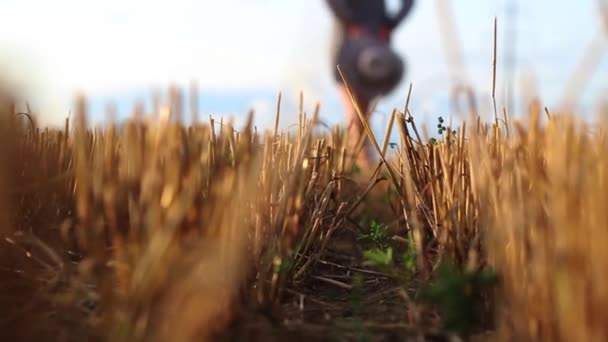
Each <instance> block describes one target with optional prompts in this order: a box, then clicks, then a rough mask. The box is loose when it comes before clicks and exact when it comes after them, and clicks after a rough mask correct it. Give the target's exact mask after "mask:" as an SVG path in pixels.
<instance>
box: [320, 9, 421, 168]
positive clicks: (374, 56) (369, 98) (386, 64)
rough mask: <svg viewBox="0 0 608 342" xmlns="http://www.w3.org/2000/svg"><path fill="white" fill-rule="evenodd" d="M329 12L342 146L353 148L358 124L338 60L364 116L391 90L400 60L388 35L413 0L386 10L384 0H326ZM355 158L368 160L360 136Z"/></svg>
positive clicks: (359, 131)
mask: <svg viewBox="0 0 608 342" xmlns="http://www.w3.org/2000/svg"><path fill="white" fill-rule="evenodd" d="M326 1H327V5H328V7H329V9H330V10H331V12H332V13H333V15H334V18H335V27H334V37H333V42H332V51H331V52H332V56H331V59H332V64H333V65H332V67H333V69H334V78H335V81H336V82H337V84H338V92H339V94H340V97H341V100H342V102H343V105H344V107H345V111H346V112H345V115H346V124H347V130H348V137H349V140H348V142H347V148H348V150H349V152H350V153H356V152H357V151H356V147H357V144H358V142H359V141H360V139H361V138H363V135H364V128H363V124H362V122H361V120H360V119H359V117H358V114H357V112H356V110H355V107H354V105H353V103H352V101H351V98H350V96H349V95H348V92H347V90H346V87H345V86H344V83H343V81H342V78H341V76H340V73H339V72H338V69H337V67H336V66H337V65H340V67H341V69H342V71H343V73H344V76H345V78H346V80H347V82H348V85H349V87H350V89H351V92H352V94H353V97H354V99H355V101H356V102H357V104H358V106H359V108H360V109H361V111H362V114H363V115H364V118H365V119H366V120H367V121H368V122H369V117H370V114H371V111H372V108H373V106H372V104H374V102H376V101H377V100H378V98H379V97H380V96H383V95H387V94H388V93H390V92H391V91H392V90H394V89H395V88H396V87H397V85H398V84H399V82H400V81H401V79H402V77H403V74H404V72H405V71H404V70H405V63H404V61H403V59H402V58H401V57H400V56H399V55H397V54H396V53H395V52H394V51H393V49H392V48H391V42H390V41H391V35H392V33H393V31H394V30H395V29H396V28H397V26H399V24H400V23H401V22H402V21H403V19H405V17H407V15H408V14H409V13H410V10H411V9H412V6H413V3H414V0H401V4H400V8H399V11H397V13H396V14H394V15H391V14H390V13H388V11H387V8H386V3H385V0H326ZM365 142H366V143H365V144H364V145H363V150H362V151H361V152H360V153H359V155H358V156H357V158H356V159H357V162H358V163H359V164H361V166H363V167H370V166H371V157H372V155H371V154H372V151H371V146H370V143H369V140H365Z"/></svg>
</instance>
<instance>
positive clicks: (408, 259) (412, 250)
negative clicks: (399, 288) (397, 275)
mask: <svg viewBox="0 0 608 342" xmlns="http://www.w3.org/2000/svg"><path fill="white" fill-rule="evenodd" d="M401 261H402V262H403V265H404V266H405V270H406V271H407V272H408V273H409V274H410V275H413V274H414V273H416V244H415V242H414V234H413V233H412V232H411V231H410V232H409V233H408V236H407V251H406V252H405V253H403V255H402V257H401Z"/></svg>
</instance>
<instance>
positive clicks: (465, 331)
mask: <svg viewBox="0 0 608 342" xmlns="http://www.w3.org/2000/svg"><path fill="white" fill-rule="evenodd" d="M497 282H498V276H497V274H496V273H494V272H493V271H475V272H473V271H464V272H461V271H459V270H457V269H456V268H455V267H454V265H453V264H452V263H451V262H448V261H444V262H443V263H442V264H441V265H440V266H439V268H438V277H437V282H436V283H435V284H434V285H432V286H429V287H427V288H426V289H423V290H422V291H421V293H420V297H419V299H421V300H422V301H425V302H428V303H432V304H435V305H438V306H439V308H440V310H441V312H442V315H441V317H442V319H443V325H444V328H445V329H447V330H448V331H452V332H456V333H460V334H462V335H463V336H469V335H470V334H471V333H472V332H473V331H474V329H476V328H477V327H478V326H480V325H481V324H482V323H483V321H484V319H483V318H484V313H483V305H484V301H485V298H484V293H487V291H488V290H489V289H491V288H492V287H493V286H494V285H496V284H497Z"/></svg>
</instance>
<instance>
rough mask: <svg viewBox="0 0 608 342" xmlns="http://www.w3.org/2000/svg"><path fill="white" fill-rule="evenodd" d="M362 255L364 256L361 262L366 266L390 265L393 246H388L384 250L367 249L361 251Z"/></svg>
mask: <svg viewBox="0 0 608 342" xmlns="http://www.w3.org/2000/svg"><path fill="white" fill-rule="evenodd" d="M363 257H364V258H365V261H364V262H363V264H364V265H367V266H376V267H386V266H391V265H392V264H393V248H392V247H388V248H386V249H384V250H382V249H378V248H374V249H369V250H366V251H364V252H363Z"/></svg>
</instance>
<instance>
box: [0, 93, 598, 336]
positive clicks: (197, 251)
mask: <svg viewBox="0 0 608 342" xmlns="http://www.w3.org/2000/svg"><path fill="white" fill-rule="evenodd" d="M170 93H171V94H174V95H175V94H177V95H179V90H176V89H171V90H170ZM177 95H175V96H170V97H169V99H170V100H169V101H168V103H167V104H166V105H165V106H161V107H159V108H158V112H156V113H142V112H141V110H140V109H138V108H141V107H137V106H136V107H135V108H136V109H135V110H134V114H133V116H132V118H131V119H130V120H129V121H128V122H126V123H124V124H122V125H121V126H120V127H118V126H115V125H113V124H109V125H108V126H107V127H106V128H103V129H91V128H89V126H88V125H87V102H86V98H85V97H79V98H78V99H77V100H76V103H75V107H74V108H75V112H74V113H73V116H72V117H71V118H70V119H66V122H65V127H64V128H63V129H48V128H42V127H37V126H36V123H35V117H34V116H32V115H31V113H17V112H16V111H15V109H14V108H15V103H14V102H13V100H12V97H11V93H10V89H4V90H3V91H2V98H1V101H0V105H1V106H0V110H1V115H2V116H1V120H2V121H1V126H0V128H1V129H2V133H1V134H0V139H1V140H2V141H1V143H0V149H1V150H2V151H0V152H1V153H0V156H1V157H2V162H1V165H2V169H1V172H2V174H1V177H0V182H2V186H1V187H0V190H1V196H0V208H1V211H0V214H1V215H0V220H1V221H2V224H1V226H0V227H1V229H2V231H1V234H2V241H1V242H0V243H1V244H0V253H1V254H2V256H1V258H0V260H1V261H0V263H1V265H0V279H1V282H0V294H1V296H0V311H2V314H1V315H0V326H1V329H0V332H1V334H2V336H3V340H6V341H17V340H19V341H22V340H23V341H38V340H43V339H50V340H54V341H98V340H99V341H102V340H107V341H205V340H228V341H231V340H260V341H262V340H277V341H282V340H328V341H341V340H347V341H350V340H352V341H385V340H395V341H403V340H412V341H416V340H450V339H452V340H454V339H463V340H473V339H475V340H481V341H486V340H488V341H489V340H505V341H507V340H509V341H510V340H521V341H524V340H529V341H532V340H534V341H604V340H606V338H608V330H607V328H606V325H605V324H604V319H603V317H604V315H605V314H606V313H607V311H608V283H607V280H608V279H607V275H606V272H605V270H606V269H607V267H608V255H607V254H606V253H607V250H606V248H605V243H606V241H608V230H607V229H606V227H608V211H607V210H606V209H605V205H606V203H607V200H608V195H607V194H608V157H607V155H606V153H605V151H606V148H608V137H607V136H606V122H607V121H606V120H605V117H606V114H607V113H599V115H598V117H597V118H598V120H597V123H595V124H593V125H592V124H589V123H586V122H583V121H582V120H579V119H577V118H576V116H574V115H570V114H569V113H565V112H564V113H552V112H551V111H550V110H549V109H546V108H542V107H541V106H540V105H539V102H538V100H534V101H533V102H532V103H530V105H529V108H528V112H527V113H526V115H524V116H523V119H521V120H510V119H509V118H508V115H504V116H502V117H498V116H496V117H495V118H492V115H486V114H485V113H483V115H481V114H480V113H475V112H473V111H471V113H470V114H471V115H470V118H469V119H468V120H466V121H465V122H464V123H463V124H462V125H460V126H458V127H446V126H449V125H448V124H447V123H446V121H447V120H444V119H443V118H439V125H438V126H440V127H441V128H440V131H441V136H440V138H439V139H435V140H429V139H427V138H424V137H422V136H421V133H420V131H421V129H419V128H418V127H417V126H416V123H415V119H414V117H413V116H412V114H411V113H409V110H408V109H407V108H408V107H407V105H406V107H405V109H404V112H402V111H399V110H395V111H394V113H393V116H392V118H393V119H392V120H391V122H390V125H389V127H388V128H387V133H388V132H390V131H391V130H392V129H395V130H398V132H399V135H400V142H399V143H397V144H392V143H391V144H389V141H388V140H387V139H386V138H385V137H375V136H373V134H371V130H369V129H368V138H369V139H372V140H373V143H374V146H375V149H376V150H377V152H378V155H384V154H386V156H387V157H386V158H384V157H383V158H381V162H379V163H378V168H377V169H376V170H360V169H359V168H358V167H357V166H356V165H354V164H353V163H352V160H351V158H350V156H349V153H347V152H348V151H346V149H345V148H344V147H343V143H342V142H343V141H344V137H343V135H342V131H341V130H340V129H338V128H330V129H325V130H321V131H319V130H315V131H314V132H313V129H314V128H315V127H316V126H318V120H317V119H318V111H319V108H317V111H316V112H314V113H304V112H300V113H295V114H294V113H289V114H285V113H280V111H279V108H277V121H278V120H280V117H281V115H298V117H299V125H298V127H297V129H295V130H293V131H291V132H282V131H278V130H276V129H275V130H269V131H264V132H262V131H257V130H256V129H254V128H253V127H252V125H251V124H248V125H246V126H244V127H232V125H231V124H230V123H229V122H225V121H222V120H219V121H217V120H213V119H211V120H206V121H198V120H196V118H195V121H194V123H193V124H192V125H189V126H186V125H184V124H182V123H181V121H180V117H181V116H182V112H183V110H182V107H183V105H182V104H181V103H180V101H179V98H180V97H179V96H177ZM278 107H279V106H278ZM144 114H152V115H144ZM482 117H484V118H485V117H489V118H491V119H490V120H484V119H483V118H482ZM387 136H388V134H387ZM387 151H392V152H393V153H391V154H390V157H389V154H388V153H387Z"/></svg>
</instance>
